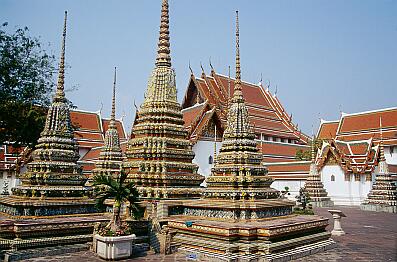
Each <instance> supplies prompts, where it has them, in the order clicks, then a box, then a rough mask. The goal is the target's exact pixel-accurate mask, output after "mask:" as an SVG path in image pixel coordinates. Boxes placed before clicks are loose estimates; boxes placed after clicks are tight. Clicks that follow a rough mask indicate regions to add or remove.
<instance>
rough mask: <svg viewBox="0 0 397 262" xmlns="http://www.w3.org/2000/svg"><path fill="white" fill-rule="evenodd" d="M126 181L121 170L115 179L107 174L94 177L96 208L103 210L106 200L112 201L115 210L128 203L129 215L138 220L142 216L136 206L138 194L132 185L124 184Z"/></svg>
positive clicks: (130, 183)
mask: <svg viewBox="0 0 397 262" xmlns="http://www.w3.org/2000/svg"><path fill="white" fill-rule="evenodd" d="M126 179H127V173H126V172H124V171H123V170H121V171H120V174H119V176H118V177H117V178H116V179H115V178H113V177H112V176H111V175H108V174H99V175H96V176H95V177H94V179H93V186H94V187H95V190H96V192H95V193H96V202H95V203H96V207H97V208H98V209H99V210H104V209H105V204H104V202H105V200H106V199H114V202H115V207H117V208H120V206H121V203H123V202H128V203H129V208H130V212H131V214H132V215H133V217H134V218H137V219H138V218H140V217H141V216H142V214H143V212H142V210H141V208H140V207H139V206H138V204H137V203H138V197H139V193H138V190H137V189H136V187H135V185H134V183H133V182H127V183H126V182H125V180H126ZM116 215H117V214H116Z"/></svg>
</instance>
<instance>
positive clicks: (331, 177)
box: [316, 107, 397, 205]
mask: <svg viewBox="0 0 397 262" xmlns="http://www.w3.org/2000/svg"><path fill="white" fill-rule="evenodd" d="M380 119H382V127H381V126H380V124H379V123H380ZM381 133H383V144H384V153H383V154H384V159H385V162H386V163H387V165H388V171H389V172H390V175H391V177H392V179H393V180H394V181H395V180H396V179H395V174H396V173H397V108H395V107H394V108H386V109H379V110H373V111H367V112H360V113H354V114H345V113H342V115H341V118H340V120H338V121H324V120H322V121H321V124H320V128H319V130H318V134H317V137H318V139H321V140H323V143H322V147H321V148H320V150H319V151H318V152H317V156H316V165H317V168H318V170H319V173H320V175H321V181H322V182H323V184H324V187H325V189H326V190H327V192H328V196H329V197H330V198H331V200H333V201H334V203H335V204H336V205H360V204H362V203H363V201H364V200H365V199H366V198H367V195H368V193H369V192H370V190H371V188H372V185H373V183H374V181H375V176H376V174H379V172H380V170H379V162H380V160H381V158H382V157H381V154H380V146H379V144H380V141H381Z"/></svg>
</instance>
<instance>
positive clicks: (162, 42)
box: [156, 0, 171, 67]
mask: <svg viewBox="0 0 397 262" xmlns="http://www.w3.org/2000/svg"><path fill="white" fill-rule="evenodd" d="M156 66H169V67H170V66H171V56H170V31H169V12H168V0H163V3H162V6H161V21H160V36H159V42H158V49H157V58H156Z"/></svg>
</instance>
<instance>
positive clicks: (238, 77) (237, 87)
mask: <svg viewBox="0 0 397 262" xmlns="http://www.w3.org/2000/svg"><path fill="white" fill-rule="evenodd" d="M236 91H240V92H237V95H241V68H240V28H239V22H238V11H236V80H235V81H234V92H235V93H236Z"/></svg>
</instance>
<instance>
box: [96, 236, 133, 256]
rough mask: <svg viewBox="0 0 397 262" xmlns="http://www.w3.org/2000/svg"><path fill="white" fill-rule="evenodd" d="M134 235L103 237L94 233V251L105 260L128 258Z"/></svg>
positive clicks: (130, 253)
mask: <svg viewBox="0 0 397 262" xmlns="http://www.w3.org/2000/svg"><path fill="white" fill-rule="evenodd" d="M135 238H136V236H135V235H134V234H132V235H129V236H119V237H103V236H100V235H98V234H95V235H94V245H93V246H94V249H95V250H94V251H95V252H96V253H97V254H98V256H99V257H101V258H103V259H106V260H109V259H110V260H116V259H122V258H128V257H130V256H131V255H132V245H133V244H134V240H135Z"/></svg>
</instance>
